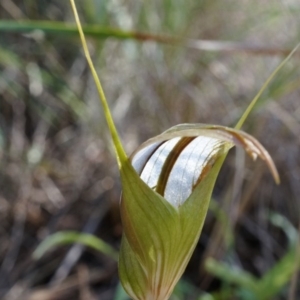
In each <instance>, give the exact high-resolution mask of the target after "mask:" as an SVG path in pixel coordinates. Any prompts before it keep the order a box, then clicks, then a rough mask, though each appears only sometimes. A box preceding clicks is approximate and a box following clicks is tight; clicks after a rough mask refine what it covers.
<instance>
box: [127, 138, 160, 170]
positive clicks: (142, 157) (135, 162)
mask: <svg viewBox="0 0 300 300" xmlns="http://www.w3.org/2000/svg"><path fill="white" fill-rule="evenodd" d="M160 144H161V142H157V143H154V144H151V145H149V146H147V147H145V148H143V149H141V150H140V151H138V152H137V153H135V154H134V156H133V158H132V162H131V163H132V166H133V167H134V169H135V170H136V172H137V173H138V174H140V173H141V172H142V170H143V168H144V166H145V164H146V162H147V160H148V159H149V157H150V156H151V155H152V154H153V152H154V151H155V149H156V148H157V147H158V146H159V145H160Z"/></svg>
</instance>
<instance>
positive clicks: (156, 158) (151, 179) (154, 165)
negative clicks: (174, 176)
mask: <svg viewBox="0 0 300 300" xmlns="http://www.w3.org/2000/svg"><path fill="white" fill-rule="evenodd" d="M180 139H181V138H180V137H178V138H174V139H171V140H169V141H167V142H165V143H164V144H162V145H161V146H160V147H158V149H157V150H156V151H155V153H154V154H153V155H152V156H151V157H150V159H149V160H148V162H147V164H146V165H145V168H144V169H143V171H142V174H141V179H142V180H143V181H145V182H146V183H147V184H148V186H149V187H151V188H155V187H156V186H157V181H158V178H159V175H160V173H161V170H162V167H163V165H164V163H165V161H166V159H167V157H168V155H169V154H170V152H171V151H172V150H173V148H174V147H175V146H176V144H177V143H178V141H179V140H180Z"/></svg>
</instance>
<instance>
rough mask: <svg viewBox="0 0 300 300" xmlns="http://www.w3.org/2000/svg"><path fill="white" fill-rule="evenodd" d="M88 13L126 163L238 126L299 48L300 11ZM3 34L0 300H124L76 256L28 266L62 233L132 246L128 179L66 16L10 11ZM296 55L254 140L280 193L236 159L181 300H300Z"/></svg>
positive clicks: (89, 260)
mask: <svg viewBox="0 0 300 300" xmlns="http://www.w3.org/2000/svg"><path fill="white" fill-rule="evenodd" d="M77 5H78V8H79V12H80V15H81V19H82V22H83V23H84V24H86V26H87V28H86V29H87V33H88V36H89V46H90V49H91V51H92V55H93V59H94V62H95V64H96V66H97V68H98V71H99V75H100V78H101V79H102V83H103V86H104V89H105V91H106V94H107V98H108V99H109V104H110V107H111V109H112V112H113V116H114V119H115V121H116V124H117V127H118V130H119V133H120V135H121V137H122V140H123V142H124V145H125V148H126V150H127V153H128V154H130V153H131V152H132V151H133V150H134V149H135V148H136V147H137V146H138V145H139V144H140V143H141V142H143V141H145V140H146V139H147V138H149V137H152V136H154V135H157V134H159V133H160V132H162V131H163V130H166V129H167V128H169V127H171V126H173V125H175V124H178V123H185V122H189V123H215V124H222V125H227V126H233V125H234V124H235V123H236V121H237V120H238V118H239V117H240V116H241V114H242V112H243V110H244V109H245V108H246V107H247V105H248V104H249V102H250V101H251V99H252V98H253V97H254V96H255V94H256V93H257V91H258V90H259V88H260V87H261V86H262V85H263V83H264V81H265V80H266V79H267V78H268V76H269V75H270V73H271V72H272V71H273V70H274V68H275V67H276V66H277V65H278V64H279V63H280V62H281V61H282V60H283V59H284V57H285V55H286V54H287V53H288V51H289V50H290V49H292V48H293V47H294V46H295V45H296V44H297V43H298V42H299V41H300V19H299V13H300V3H299V1H297V0H277V1H266V0H263V1H258V0H254V1H250V0H242V1H241V0H240V1H237V0H222V1H221V0H214V1H211V0H199V1H196V0H153V1H132V0H126V1H125V0H123V1H122V0H110V1H108V0H102V1H101V0H85V1H77ZM0 18H1V20H0V220H1V223H0V299H5V300H13V299H27V300H36V299H39V300H50V299H52V300H59V299H81V300H93V299H107V300H109V299H116V300H120V299H127V298H126V296H125V295H124V293H123V292H122V290H121V288H120V285H119V281H118V274H117V263H116V262H115V260H114V259H113V258H111V256H109V255H106V254H103V253H101V252H97V251H95V250H93V249H91V248H88V247H84V246H81V245H73V246H61V247H56V248H55V249H52V250H51V251H48V252H47V253H46V254H45V255H44V256H43V257H42V258H41V259H39V260H33V258H32V253H33V251H34V250H35V249H36V247H37V246H38V245H39V244H40V243H41V241H42V240H43V239H45V238H46V237H47V236H49V235H51V234H52V233H55V232H59V231H61V230H75V231H79V232H86V233H92V234H95V235H96V236H97V237H99V238H101V239H103V240H104V241H105V242H107V243H108V244H109V245H111V247H112V248H114V249H116V250H118V248H119V245H120V237H121V234H122V226H121V222H120V216H119V209H118V204H119V197H120V191H121V187H120V182H119V178H118V169H117V165H116V162H115V159H114V155H113V151H112V146H111V142H110V138H109V135H108V131H107V127H106V123H105V120H104V118H103V114H102V111H101V107H100V105H99V102H98V96H97V93H96V90H95V86H94V83H93V80H92V78H91V74H90V72H89V69H88V67H87V64H86V61H85V58H84V56H83V53H82V49H81V45H80V42H79V38H78V35H77V33H76V30H75V29H74V28H75V27H74V26H73V25H74V19H73V15H72V12H71V8H70V4H69V1H61V0H59V1H58V0H47V1H46V0H39V1H32V0H24V1H20V0H2V1H1V2H0ZM21 21H31V23H26V22H21ZM40 21H47V23H41V22H40ZM205 40H210V41H213V42H212V43H210V44H208V43H205V42H204V41H205ZM227 42H233V44H228V43H227ZM299 55H300V53H299V51H298V53H296V55H295V56H294V57H293V58H292V59H291V60H290V61H289V62H288V63H287V64H286V65H285V66H284V68H283V69H282V70H281V71H280V74H279V75H277V76H276V78H275V79H274V80H273V81H272V83H271V84H270V85H269V86H268V88H267V90H266V91H265V92H264V94H263V96H262V97H261V99H260V101H259V104H258V105H257V106H256V109H255V111H254V112H253V113H252V115H251V116H250V118H249V119H248V121H247V122H246V125H245V126H244V130H245V131H247V132H248V133H250V134H252V135H254V136H255V137H256V138H257V139H258V140H260V141H261V142H262V144H263V145H264V146H265V147H266V148H267V149H268V150H269V152H270V154H271V155H272V157H273V158H274V161H275V163H276V165H277V167H278V169H279V172H280V175H281V181H282V183H281V185H280V186H276V185H275V183H274V182H273V180H272V178H271V175H270V174H269V173H268V171H267V170H266V167H265V166H264V164H263V163H261V162H257V163H255V164H254V165H253V164H250V163H249V159H248V158H247V157H245V155H244V153H243V152H242V151H239V150H238V149H237V150H236V151H233V153H231V154H230V155H229V157H228V159H227V161H226V163H225V165H224V167H223V170H222V172H221V174H220V177H219V179H218V183H217V186H216V188H215V191H214V195H213V199H212V204H211V209H210V212H209V215H208V218H207V220H206V224H205V227H204V230H203V233H202V237H201V239H200V241H199V243H198V246H197V248H196V251H195V253H194V255H193V257H192V260H191V262H190V264H189V266H188V268H187V270H186V273H185V274H184V277H183V279H182V280H181V282H180V283H179V285H178V287H177V289H176V291H175V293H174V296H172V297H173V298H172V299H173V300H181V299H199V300H200V299H202V300H205V299H206V300H213V299H215V300H218V299H224V300H227V299H228V300H229V299H241V300H250V299H252V300H254V299H261V300H265V299H289V300H291V299H299V298H300V288H299V286H300V279H299V274H298V272H299V265H300V257H299V256H300V255H299V253H300V251H299V226H300V223H299V215H300V198H299V195H300V100H299V96H300V90H299V87H300V63H299Z"/></svg>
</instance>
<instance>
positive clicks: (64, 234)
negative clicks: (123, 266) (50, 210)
mask: <svg viewBox="0 0 300 300" xmlns="http://www.w3.org/2000/svg"><path fill="white" fill-rule="evenodd" d="M74 243H79V244H83V245H85V246H87V247H90V248H93V249H95V250H97V251H100V252H102V253H104V254H106V255H107V256H109V257H111V258H112V259H113V260H117V259H118V253H117V252H116V251H115V250H114V249H113V248H112V247H111V246H110V245H108V244H107V243H105V242H104V241H102V240H101V239H99V238H97V237H96V236H94V235H92V234H88V233H80V232H75V231H61V232H58V233H54V234H52V235H50V236H49V237H47V238H46V239H45V240H44V241H43V242H42V243H41V244H40V245H39V246H38V247H37V249H36V250H35V251H34V253H33V257H34V258H35V259H39V258H41V257H42V256H43V255H44V254H45V253H46V252H47V251H49V250H50V249H51V248H53V247H57V246H60V245H68V244H74Z"/></svg>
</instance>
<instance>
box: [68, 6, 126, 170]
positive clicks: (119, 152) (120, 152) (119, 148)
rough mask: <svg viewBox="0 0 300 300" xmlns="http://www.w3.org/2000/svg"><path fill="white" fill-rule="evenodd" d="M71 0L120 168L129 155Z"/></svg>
mask: <svg viewBox="0 0 300 300" xmlns="http://www.w3.org/2000/svg"><path fill="white" fill-rule="evenodd" d="M70 1H71V5H72V9H73V12H74V17H75V20H76V24H77V27H78V31H79V35H80V39H81V43H82V47H83V50H84V54H85V57H86V60H87V62H88V65H89V67H90V69H91V72H92V75H93V78H94V81H95V84H96V88H97V91H98V94H99V97H100V102H101V104H102V106H103V110H104V115H105V118H106V121H107V124H108V128H109V131H110V134H111V136H112V139H113V144H114V148H115V152H116V156H117V161H118V165H119V168H121V166H122V163H124V162H125V161H126V160H127V155H126V153H125V150H124V148H123V145H122V143H121V141H120V138H119V135H118V132H117V129H116V126H115V123H114V120H113V118H112V115H111V112H110V109H109V106H108V104H107V100H106V97H105V93H104V91H103V88H102V85H101V82H100V79H99V76H98V74H97V72H96V70H95V67H94V64H93V61H92V59H91V55H90V52H89V49H88V47H87V43H86V40H85V36H84V33H83V30H82V27H81V23H80V19H79V16H78V13H77V9H76V4H75V2H74V0H70Z"/></svg>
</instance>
